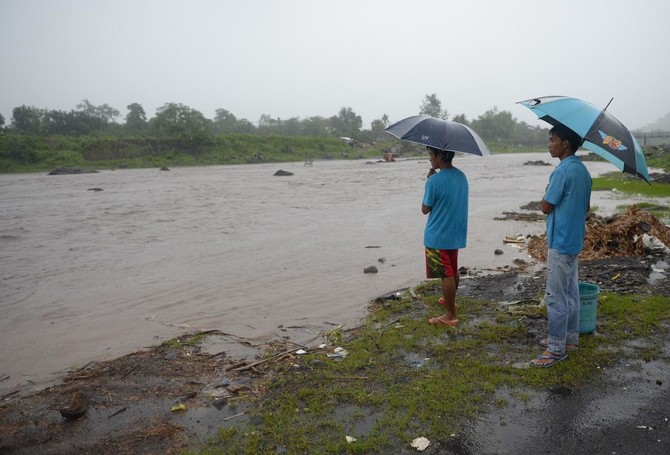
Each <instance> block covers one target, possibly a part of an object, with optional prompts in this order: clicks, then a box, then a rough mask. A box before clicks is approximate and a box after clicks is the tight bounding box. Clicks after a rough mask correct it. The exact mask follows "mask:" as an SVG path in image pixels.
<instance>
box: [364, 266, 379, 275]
mask: <svg viewBox="0 0 670 455" xmlns="http://www.w3.org/2000/svg"><path fill="white" fill-rule="evenodd" d="M363 273H379V270H377V267H375V266H374V265H371V266H370V267H366V268H364V269H363Z"/></svg>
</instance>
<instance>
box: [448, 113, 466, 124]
mask: <svg viewBox="0 0 670 455" xmlns="http://www.w3.org/2000/svg"><path fill="white" fill-rule="evenodd" d="M451 120H453V121H454V122H457V123H462V124H463V125H470V121H469V120H468V118H467V117H466V116H465V114H458V115H457V116H455V117H454V118H452V119H451Z"/></svg>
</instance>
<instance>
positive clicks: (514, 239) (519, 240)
mask: <svg viewBox="0 0 670 455" xmlns="http://www.w3.org/2000/svg"><path fill="white" fill-rule="evenodd" d="M503 243H526V238H525V237H524V236H523V235H517V236H516V237H511V236H508V235H506V236H505V238H504V239H503Z"/></svg>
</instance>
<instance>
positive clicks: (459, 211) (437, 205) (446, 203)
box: [421, 147, 468, 327]
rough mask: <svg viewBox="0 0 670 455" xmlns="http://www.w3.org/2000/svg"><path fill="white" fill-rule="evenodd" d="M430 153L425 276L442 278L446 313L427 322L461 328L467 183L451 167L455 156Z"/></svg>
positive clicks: (430, 149)
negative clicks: (460, 273)
mask: <svg viewBox="0 0 670 455" xmlns="http://www.w3.org/2000/svg"><path fill="white" fill-rule="evenodd" d="M428 153H429V154H430V165H431V168H430V172H429V173H428V180H427V181H426V186H425V192H424V195H423V202H422V204H421V211H422V212H423V214H424V215H428V220H427V221H426V227H425V230H424V235H423V244H424V246H425V248H426V276H427V278H440V280H441V285H442V298H441V299H440V300H439V303H440V305H442V306H444V307H446V310H447V312H446V313H444V314H442V315H440V316H437V317H434V318H431V319H429V320H428V322H429V323H430V324H432V325H449V326H452V327H453V326H456V325H457V324H458V318H457V316H456V291H457V289H458V281H459V276H458V250H459V249H461V248H465V245H466V240H467V234H468V179H467V177H466V176H465V174H464V173H463V172H462V171H461V170H459V169H457V168H455V167H454V166H453V165H452V163H451V162H452V160H453V159H454V152H447V151H444V150H440V149H436V148H433V147H428ZM438 170H439V171H438Z"/></svg>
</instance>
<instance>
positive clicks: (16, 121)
mask: <svg viewBox="0 0 670 455" xmlns="http://www.w3.org/2000/svg"><path fill="white" fill-rule="evenodd" d="M43 112H44V111H43V110H42V109H38V108H36V107H32V106H30V107H29V106H26V105H25V104H24V105H22V106H19V107H15V108H14V109H13V110H12V128H14V129H15V130H16V131H20V132H22V133H29V134H41V133H42V116H43V115H44V114H43Z"/></svg>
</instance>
